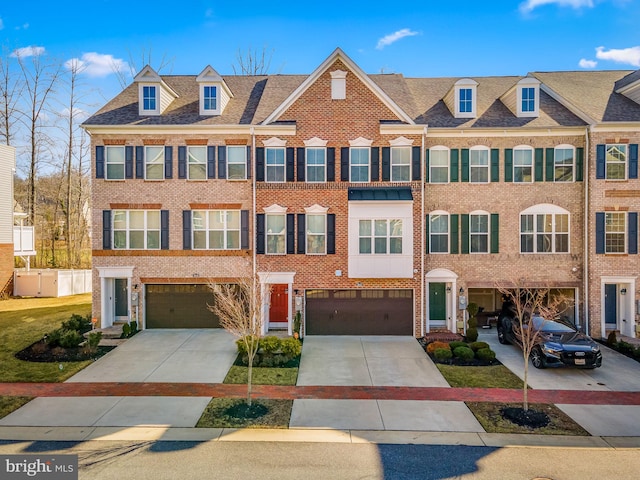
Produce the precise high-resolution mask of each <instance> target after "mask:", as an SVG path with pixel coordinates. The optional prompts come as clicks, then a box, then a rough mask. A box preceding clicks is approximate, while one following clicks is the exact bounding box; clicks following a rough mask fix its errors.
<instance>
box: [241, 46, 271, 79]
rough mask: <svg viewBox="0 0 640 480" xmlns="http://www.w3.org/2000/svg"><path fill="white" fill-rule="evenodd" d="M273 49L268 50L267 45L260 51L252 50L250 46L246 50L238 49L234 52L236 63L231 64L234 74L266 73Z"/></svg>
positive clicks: (269, 65)
mask: <svg viewBox="0 0 640 480" xmlns="http://www.w3.org/2000/svg"><path fill="white" fill-rule="evenodd" d="M272 57H273V50H271V51H268V50H267V47H266V46H264V47H262V51H261V52H258V50H252V49H251V47H249V48H248V49H247V51H246V52H242V50H240V49H238V51H237V52H236V63H235V64H233V65H231V68H232V69H233V74H234V75H267V74H268V73H269V70H270V69H271V58H272Z"/></svg>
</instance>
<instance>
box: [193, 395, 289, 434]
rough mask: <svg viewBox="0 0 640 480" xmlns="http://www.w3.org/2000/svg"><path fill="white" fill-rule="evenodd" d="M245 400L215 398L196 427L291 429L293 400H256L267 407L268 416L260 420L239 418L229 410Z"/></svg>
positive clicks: (255, 399) (255, 401)
mask: <svg viewBox="0 0 640 480" xmlns="http://www.w3.org/2000/svg"><path fill="white" fill-rule="evenodd" d="M243 402H245V399H241V400H240V399H232V398H213V399H211V402H209V405H207V408H206V409H205V411H204V412H203V413H202V416H201V417H200V420H198V423H197V424H196V427H201V428H289V420H290V418H291V408H292V407H293V400H277V399H266V398H254V399H253V402H254V403H257V404H261V405H264V406H265V407H267V414H266V415H263V416H261V417H258V418H238V417H234V416H232V415H229V413H228V410H229V409H230V408H232V407H234V406H235V405H238V404H241V403H243Z"/></svg>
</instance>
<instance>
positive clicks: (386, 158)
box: [382, 147, 391, 182]
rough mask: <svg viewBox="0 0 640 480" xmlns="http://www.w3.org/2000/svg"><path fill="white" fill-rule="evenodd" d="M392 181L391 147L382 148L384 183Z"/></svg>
mask: <svg viewBox="0 0 640 480" xmlns="http://www.w3.org/2000/svg"><path fill="white" fill-rule="evenodd" d="M390 180H391V147H382V181H383V182H388V181H390Z"/></svg>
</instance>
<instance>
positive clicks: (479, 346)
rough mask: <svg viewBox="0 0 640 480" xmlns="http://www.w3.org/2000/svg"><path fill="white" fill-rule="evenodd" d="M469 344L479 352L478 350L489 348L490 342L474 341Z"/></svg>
mask: <svg viewBox="0 0 640 480" xmlns="http://www.w3.org/2000/svg"><path fill="white" fill-rule="evenodd" d="M468 346H469V348H470V349H471V350H473V351H474V352H477V351H478V350H482V349H483V348H489V344H488V343H487V342H473V343H470V344H469V345H468Z"/></svg>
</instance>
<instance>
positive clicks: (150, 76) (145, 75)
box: [133, 65, 162, 83]
mask: <svg viewBox="0 0 640 480" xmlns="http://www.w3.org/2000/svg"><path fill="white" fill-rule="evenodd" d="M133 81H134V82H154V83H160V82H162V79H161V78H160V75H158V72H156V71H155V70H154V69H153V68H151V66H150V65H145V66H144V68H143V69H142V70H140V71H139V72H138V73H137V74H136V76H135V77H133Z"/></svg>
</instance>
